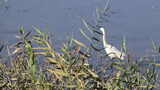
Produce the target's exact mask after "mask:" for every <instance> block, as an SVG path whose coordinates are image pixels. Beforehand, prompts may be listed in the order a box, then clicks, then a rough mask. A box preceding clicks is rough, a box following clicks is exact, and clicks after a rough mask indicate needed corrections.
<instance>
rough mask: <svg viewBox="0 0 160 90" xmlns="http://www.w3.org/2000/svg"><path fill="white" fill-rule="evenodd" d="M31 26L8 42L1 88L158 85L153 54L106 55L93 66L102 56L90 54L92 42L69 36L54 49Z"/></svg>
mask: <svg viewBox="0 0 160 90" xmlns="http://www.w3.org/2000/svg"><path fill="white" fill-rule="evenodd" d="M34 29H35V33H31V32H25V30H24V28H20V30H19V36H17V37H18V39H19V40H18V42H17V43H15V44H13V45H11V46H9V51H10V53H11V54H10V55H9V56H10V57H11V58H10V59H11V60H8V61H7V62H9V63H10V64H5V63H2V62H1V63H0V89H1V90H54V89H55V90H62V89H66V90H72V89H73V90H75V89H84V90H97V89H98V90H132V89H133V90H144V89H145V90H148V89H156V88H159V78H158V71H159V69H157V67H158V66H157V65H156V64H157V63H155V62H154V61H155V60H152V58H145V57H144V58H139V59H133V58H132V57H130V55H128V58H127V59H126V60H125V61H117V60H110V59H108V58H107V57H105V58H103V60H104V61H103V63H102V64H99V65H97V66H98V67H94V63H90V61H91V60H92V59H93V58H97V59H99V60H101V59H102V57H101V55H98V54H96V55H93V54H92V53H93V52H97V51H95V50H94V49H93V48H92V47H91V46H87V45H85V44H84V43H82V42H80V41H78V40H76V39H74V38H71V39H70V40H69V41H68V42H67V43H64V44H63V47H61V49H60V50H58V51H56V49H55V48H54V44H53V43H52V42H51V41H52V40H51V39H50V36H49V35H47V34H46V33H43V32H41V31H40V30H39V29H38V28H36V27H34ZM123 46H125V45H124V44H123ZM1 53H3V52H1ZM38 62H43V63H41V64H40V63H38Z"/></svg>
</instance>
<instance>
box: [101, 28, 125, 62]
mask: <svg viewBox="0 0 160 90" xmlns="http://www.w3.org/2000/svg"><path fill="white" fill-rule="evenodd" d="M100 31H101V32H102V34H103V37H102V39H103V46H104V49H105V52H106V54H107V55H108V56H109V57H110V58H111V59H120V60H124V58H125V56H126V54H125V53H124V52H121V51H120V50H118V49H117V48H116V47H114V46H112V45H111V44H109V43H107V42H106V34H105V29H104V28H103V27H101V28H100Z"/></svg>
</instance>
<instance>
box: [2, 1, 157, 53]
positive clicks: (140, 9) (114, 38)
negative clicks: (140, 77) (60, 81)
mask: <svg viewBox="0 0 160 90" xmlns="http://www.w3.org/2000/svg"><path fill="white" fill-rule="evenodd" d="M6 1H7V0H6ZM105 2H106V0H8V1H7V2H5V3H4V4H2V5H1V6H0V40H8V41H13V38H14V36H15V35H16V34H17V30H18V27H19V26H21V25H23V26H24V27H25V28H26V30H28V31H31V30H32V26H33V25H36V26H38V27H40V28H42V29H43V30H44V31H48V32H52V33H53V34H54V35H55V38H56V40H58V42H59V41H63V40H65V39H66V38H65V37H67V36H68V35H71V34H73V35H74V36H75V37H76V38H77V39H84V38H82V37H81V35H80V34H79V28H80V27H82V23H81V21H80V18H81V17H84V18H86V19H87V20H89V21H93V20H94V18H95V17H94V16H95V9H96V8H97V7H98V8H102V7H104V6H105ZM159 5H160V1H159V0H112V5H111V10H112V11H113V12H116V13H115V14H112V15H111V17H109V22H107V23H106V27H107V28H108V30H109V36H108V37H109V40H110V42H111V43H112V44H114V45H115V46H117V47H118V46H119V44H120V40H121V39H122V36H125V37H126V38H127V44H128V47H129V48H130V51H131V52H134V53H144V52H146V51H147V50H148V48H151V40H152V39H153V40H155V41H156V42H159V38H160V18H159V16H160V6H159Z"/></svg>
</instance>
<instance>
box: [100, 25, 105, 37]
mask: <svg viewBox="0 0 160 90" xmlns="http://www.w3.org/2000/svg"><path fill="white" fill-rule="evenodd" d="M99 30H100V31H101V32H102V34H103V35H104V34H105V29H104V28H103V27H101V28H100V29H99Z"/></svg>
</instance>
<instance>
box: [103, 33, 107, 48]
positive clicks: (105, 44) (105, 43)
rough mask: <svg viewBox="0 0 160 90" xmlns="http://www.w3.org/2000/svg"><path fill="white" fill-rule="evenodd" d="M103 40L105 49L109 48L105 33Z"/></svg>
mask: <svg viewBox="0 0 160 90" xmlns="http://www.w3.org/2000/svg"><path fill="white" fill-rule="evenodd" d="M102 39H103V46H104V47H107V46H108V43H107V41H106V33H105V32H103V37H102Z"/></svg>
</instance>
